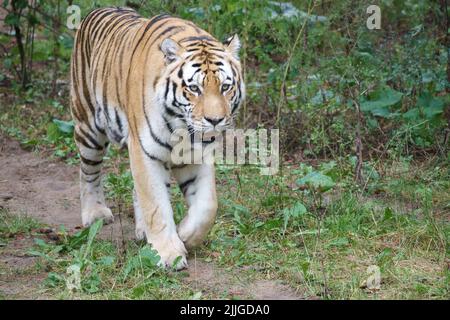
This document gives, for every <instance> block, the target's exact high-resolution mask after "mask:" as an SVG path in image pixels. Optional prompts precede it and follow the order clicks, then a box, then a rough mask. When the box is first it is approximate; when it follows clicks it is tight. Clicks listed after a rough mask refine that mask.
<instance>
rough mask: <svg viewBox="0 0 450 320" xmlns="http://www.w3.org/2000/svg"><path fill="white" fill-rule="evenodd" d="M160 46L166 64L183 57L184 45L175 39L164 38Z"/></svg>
mask: <svg viewBox="0 0 450 320" xmlns="http://www.w3.org/2000/svg"><path fill="white" fill-rule="evenodd" d="M160 48H161V51H162V53H163V54H164V58H165V59H166V64H170V63H172V62H174V61H176V60H178V59H179V58H180V57H181V51H182V47H181V46H180V45H179V44H178V42H176V41H175V40H172V39H170V38H167V39H164V40H163V42H161V46H160Z"/></svg>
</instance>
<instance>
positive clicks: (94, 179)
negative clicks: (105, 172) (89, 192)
mask: <svg viewBox="0 0 450 320" xmlns="http://www.w3.org/2000/svg"><path fill="white" fill-rule="evenodd" d="M100 177H101V176H100V175H98V176H96V177H95V178H92V179H86V178H84V181H86V182H87V183H93V182H95V181H97V180H98V178H100Z"/></svg>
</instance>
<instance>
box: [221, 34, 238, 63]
mask: <svg viewBox="0 0 450 320" xmlns="http://www.w3.org/2000/svg"><path fill="white" fill-rule="evenodd" d="M223 44H224V45H225V47H226V48H227V49H228V51H230V52H231V54H232V55H233V57H235V58H236V59H238V60H239V49H240V48H241V41H240V40H239V37H238V35H237V34H235V35H233V36H231V37H229V38H228V39H227V40H225V41H224V42H223Z"/></svg>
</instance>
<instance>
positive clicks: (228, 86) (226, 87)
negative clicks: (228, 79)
mask: <svg viewBox="0 0 450 320" xmlns="http://www.w3.org/2000/svg"><path fill="white" fill-rule="evenodd" d="M230 87H231V86H230V85H229V84H227V83H225V84H223V85H222V91H223V92H225V91H227V90H228V89H230Z"/></svg>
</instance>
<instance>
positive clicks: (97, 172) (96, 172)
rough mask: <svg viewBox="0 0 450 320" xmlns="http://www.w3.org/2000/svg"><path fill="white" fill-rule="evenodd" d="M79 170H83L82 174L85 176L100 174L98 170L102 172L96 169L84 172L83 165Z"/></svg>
mask: <svg viewBox="0 0 450 320" xmlns="http://www.w3.org/2000/svg"><path fill="white" fill-rule="evenodd" d="M81 172H83V174H84V175H86V176H95V175H96V174H100V172H102V171H101V170H98V171H95V172H92V173H89V172H86V171H85V170H84V168H83V167H81Z"/></svg>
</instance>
